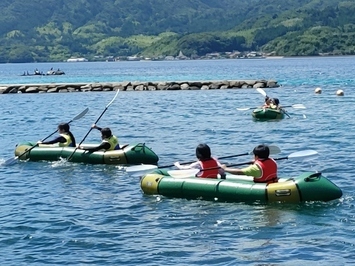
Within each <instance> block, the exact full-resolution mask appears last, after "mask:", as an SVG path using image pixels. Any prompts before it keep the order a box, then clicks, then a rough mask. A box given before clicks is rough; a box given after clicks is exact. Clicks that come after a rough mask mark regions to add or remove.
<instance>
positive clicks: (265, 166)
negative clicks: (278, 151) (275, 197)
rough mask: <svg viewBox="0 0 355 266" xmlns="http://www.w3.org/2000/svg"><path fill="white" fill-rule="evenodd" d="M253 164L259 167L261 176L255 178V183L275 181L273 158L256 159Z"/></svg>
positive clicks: (275, 165) (275, 172) (275, 168)
mask: <svg viewBox="0 0 355 266" xmlns="http://www.w3.org/2000/svg"><path fill="white" fill-rule="evenodd" d="M255 164H256V165H258V166H259V167H260V169H261V177H260V178H255V177H254V182H256V183H274V182H277V163H276V162H275V160H274V159H272V158H268V159H266V160H256V161H255Z"/></svg>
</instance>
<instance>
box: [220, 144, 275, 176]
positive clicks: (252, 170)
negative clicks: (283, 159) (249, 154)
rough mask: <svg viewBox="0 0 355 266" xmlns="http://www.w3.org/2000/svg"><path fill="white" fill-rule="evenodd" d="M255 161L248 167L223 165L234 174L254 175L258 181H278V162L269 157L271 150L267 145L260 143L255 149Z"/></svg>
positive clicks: (225, 169)
mask: <svg viewBox="0 0 355 266" xmlns="http://www.w3.org/2000/svg"><path fill="white" fill-rule="evenodd" d="M253 153H254V163H253V164H252V165H250V166H248V167H245V168H242V169H238V168H229V167H227V166H226V165H222V167H223V169H224V171H226V172H228V173H231V174H234V175H247V176H252V177H254V182H256V183H274V182H277V163H276V161H275V160H274V159H272V158H269V154H270V150H269V147H268V146H266V145H258V146H256V147H255V148H254V150H253Z"/></svg>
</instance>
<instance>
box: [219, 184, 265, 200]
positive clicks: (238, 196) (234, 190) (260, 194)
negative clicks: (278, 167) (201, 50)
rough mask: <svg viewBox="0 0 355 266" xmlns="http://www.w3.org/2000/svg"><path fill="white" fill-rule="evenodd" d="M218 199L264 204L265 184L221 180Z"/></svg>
mask: <svg viewBox="0 0 355 266" xmlns="http://www.w3.org/2000/svg"><path fill="white" fill-rule="evenodd" d="M217 197H218V199H219V200H221V201H232V202H250V201H261V202H266V201H267V198H266V184H262V183H254V182H253V181H238V182H235V181H228V180H223V181H221V182H220V183H219V185H218V195H217Z"/></svg>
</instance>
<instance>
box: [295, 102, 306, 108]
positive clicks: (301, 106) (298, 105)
mask: <svg viewBox="0 0 355 266" xmlns="http://www.w3.org/2000/svg"><path fill="white" fill-rule="evenodd" d="M292 108H295V109H306V106H304V105H303V104H301V103H297V104H293V105H292Z"/></svg>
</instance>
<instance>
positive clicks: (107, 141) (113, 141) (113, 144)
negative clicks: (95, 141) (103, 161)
mask: <svg viewBox="0 0 355 266" xmlns="http://www.w3.org/2000/svg"><path fill="white" fill-rule="evenodd" d="M91 127H92V128H95V129H97V130H99V131H100V132H101V139H102V142H101V143H100V145H99V146H97V147H93V148H86V147H84V146H79V147H78V148H79V149H82V150H86V151H90V152H94V151H99V150H104V151H113V150H120V149H121V148H120V145H119V143H118V138H117V137H116V136H114V135H112V131H111V129H110V128H108V127H105V128H101V127H98V126H97V125H96V124H93V125H92V126H91Z"/></svg>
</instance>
